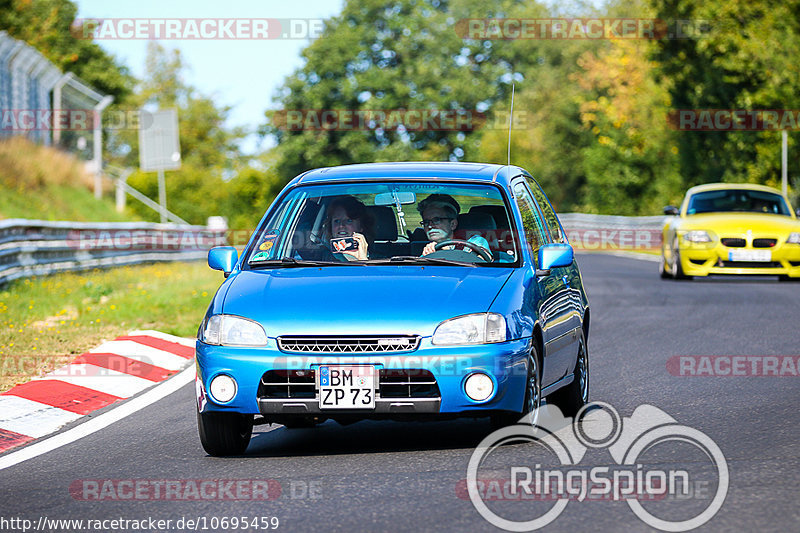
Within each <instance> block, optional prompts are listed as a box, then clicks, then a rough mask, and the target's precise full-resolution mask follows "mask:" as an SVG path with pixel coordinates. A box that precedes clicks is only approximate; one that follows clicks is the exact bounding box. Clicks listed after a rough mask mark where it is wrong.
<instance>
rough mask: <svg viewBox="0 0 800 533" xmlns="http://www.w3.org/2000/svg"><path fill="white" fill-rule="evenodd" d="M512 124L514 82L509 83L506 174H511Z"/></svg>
mask: <svg viewBox="0 0 800 533" xmlns="http://www.w3.org/2000/svg"><path fill="white" fill-rule="evenodd" d="M513 123H514V82H513V81H512V82H511V112H510V113H509V114H508V153H507V155H506V161H507V164H506V169H507V170H506V173H509V172H511V125H512V124H513Z"/></svg>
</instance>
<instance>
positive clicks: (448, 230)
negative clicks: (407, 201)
mask: <svg viewBox="0 0 800 533" xmlns="http://www.w3.org/2000/svg"><path fill="white" fill-rule="evenodd" d="M417 210H418V211H419V213H420V215H422V228H423V229H424V230H425V235H426V236H427V237H428V238H429V239H430V240H431V242H429V243H428V244H426V245H425V248H423V250H422V255H428V254H430V253H433V252H434V251H436V250H435V249H434V247H435V246H436V244H438V243H440V242H444V241H449V240H452V239H453V232H454V231H455V230H456V228H457V227H458V213H459V211H461V206H460V205H458V202H456V200H455V198H453V197H452V196H450V195H449V194H438V193H437V194H431V195H430V196H428V197H427V198H425V199H424V200H422V201H421V202H420V203H419V204H418V205H417ZM468 242H471V243H473V244H477V245H478V246H480V247H482V248H484V249H485V250H486V251H487V252H489V254H490V255H491V250H490V249H489V242H488V241H487V240H486V239H484V238H483V237H481V236H480V235H474V236H472V237H471V238H470V239H469V240H468ZM454 248H455V246H445V247H443V248H442V250H452V249H454ZM464 250H466V251H468V252H471V253H475V251H474V250H472V249H470V248H469V247H466V246H465V247H464Z"/></svg>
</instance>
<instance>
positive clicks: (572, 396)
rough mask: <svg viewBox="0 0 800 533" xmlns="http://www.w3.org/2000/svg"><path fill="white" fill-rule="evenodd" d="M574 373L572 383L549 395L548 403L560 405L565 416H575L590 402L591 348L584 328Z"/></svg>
mask: <svg viewBox="0 0 800 533" xmlns="http://www.w3.org/2000/svg"><path fill="white" fill-rule="evenodd" d="M572 375H573V379H572V383H570V384H569V385H567V386H566V387H562V388H560V389H558V390H557V391H555V392H554V393H552V394H551V395H549V396H548V397H547V403H552V404H555V405H556V406H558V408H559V409H561V412H562V413H564V416H572V417H574V416H575V415H577V414H578V411H579V410H580V409H581V407H583V406H584V405H586V404H587V403H589V349H588V347H587V345H586V337H585V336H584V334H583V330H582V329H581V337H580V342H579V345H578V357H577V358H576V360H575V368H574V369H573V370H572Z"/></svg>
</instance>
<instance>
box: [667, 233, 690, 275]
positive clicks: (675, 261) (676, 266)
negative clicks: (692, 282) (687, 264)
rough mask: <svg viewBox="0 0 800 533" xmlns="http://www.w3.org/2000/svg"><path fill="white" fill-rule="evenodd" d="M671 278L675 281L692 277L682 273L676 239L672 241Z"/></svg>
mask: <svg viewBox="0 0 800 533" xmlns="http://www.w3.org/2000/svg"><path fill="white" fill-rule="evenodd" d="M672 278H673V279H676V280H680V279H692V276H687V275H686V274H684V273H683V267H682V266H681V252H680V249H679V248H678V240H677V239H675V240H674V241H672Z"/></svg>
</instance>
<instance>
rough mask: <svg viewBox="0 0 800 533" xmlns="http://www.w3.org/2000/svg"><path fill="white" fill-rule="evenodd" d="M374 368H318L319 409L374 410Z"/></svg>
mask: <svg viewBox="0 0 800 533" xmlns="http://www.w3.org/2000/svg"><path fill="white" fill-rule="evenodd" d="M375 374H376V372H375V367H374V366H332V365H325V366H320V367H319V371H318V372H317V376H318V378H317V387H318V388H319V408H320V409H374V408H375V382H376V380H375Z"/></svg>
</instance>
